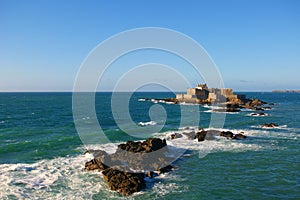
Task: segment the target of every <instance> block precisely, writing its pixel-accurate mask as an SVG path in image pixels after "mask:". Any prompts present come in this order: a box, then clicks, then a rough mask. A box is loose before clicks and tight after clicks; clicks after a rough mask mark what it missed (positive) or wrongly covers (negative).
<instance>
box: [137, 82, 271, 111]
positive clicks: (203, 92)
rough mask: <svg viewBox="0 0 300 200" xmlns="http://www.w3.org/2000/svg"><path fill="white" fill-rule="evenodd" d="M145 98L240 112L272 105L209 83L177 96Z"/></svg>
mask: <svg viewBox="0 0 300 200" xmlns="http://www.w3.org/2000/svg"><path fill="white" fill-rule="evenodd" d="M143 100H144V101H152V102H154V103H157V102H164V103H172V104H181V103H192V104H218V105H219V106H220V107H221V108H220V109H216V110H214V111H220V112H239V111H240V109H241V108H246V109H251V110H260V111H263V110H270V109H271V107H270V106H266V104H268V103H267V102H264V101H261V100H259V99H248V98H246V95H244V94H235V93H233V89H231V88H208V87H207V84H198V85H197V86H196V87H195V88H187V92H186V93H185V94H176V97H175V98H164V99H149V98H145V99H143ZM269 105H272V104H269Z"/></svg>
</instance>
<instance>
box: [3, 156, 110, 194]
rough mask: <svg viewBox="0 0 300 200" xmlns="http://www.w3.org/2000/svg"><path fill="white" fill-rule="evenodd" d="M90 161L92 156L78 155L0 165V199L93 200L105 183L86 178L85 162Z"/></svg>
mask: <svg viewBox="0 0 300 200" xmlns="http://www.w3.org/2000/svg"><path fill="white" fill-rule="evenodd" d="M90 159H91V156H90V155H79V156H75V157H59V158H55V159H51V160H41V161H39V162H37V163H33V164H22V163H19V164H1V165H0V179H1V182H0V199H6V198H7V199H11V198H16V199H39V198H45V199H74V196H76V197H78V199H86V198H90V199H91V198H92V196H93V195H94V194H96V193H98V192H99V190H100V189H101V188H102V187H103V186H104V184H95V183H96V181H97V182H99V181H100V182H101V178H96V177H92V178H91V177H87V176H83V174H84V173H85V172H84V171H83V167H84V163H85V162H87V161H88V160H90ZM86 179H89V180H86ZM91 179H99V180H96V181H95V180H91Z"/></svg>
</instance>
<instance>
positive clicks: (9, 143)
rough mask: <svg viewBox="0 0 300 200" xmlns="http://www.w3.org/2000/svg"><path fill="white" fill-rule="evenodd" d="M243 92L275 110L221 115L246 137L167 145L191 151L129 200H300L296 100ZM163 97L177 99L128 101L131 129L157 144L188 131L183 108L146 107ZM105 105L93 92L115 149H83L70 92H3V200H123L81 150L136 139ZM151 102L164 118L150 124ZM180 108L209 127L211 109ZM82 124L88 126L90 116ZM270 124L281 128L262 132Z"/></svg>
mask: <svg viewBox="0 0 300 200" xmlns="http://www.w3.org/2000/svg"><path fill="white" fill-rule="evenodd" d="M244 94H246V95H247V97H249V98H259V99H261V100H263V101H266V102H271V103H274V104H275V105H274V106H272V110H267V111H264V112H265V113H267V114H269V115H268V116H261V117H255V116H250V115H249V114H250V113H251V112H253V111H249V110H243V111H241V112H239V113H234V114H227V115H226V120H225V124H224V129H226V130H231V131H233V132H235V133H238V132H244V134H245V135H246V136H248V138H247V139H244V140H227V139H226V138H223V139H222V138H220V139H218V140H213V141H204V142H197V141H193V140H186V139H184V138H179V139H176V140H167V144H168V145H169V146H170V147H174V148H186V149H188V151H187V152H186V153H185V154H184V155H183V156H182V157H181V158H180V159H178V160H177V161H176V162H175V163H174V164H175V166H176V170H174V171H173V172H171V173H167V174H163V175H160V176H158V177H155V178H154V179H151V180H147V188H146V189H145V190H143V191H141V192H138V193H136V194H134V195H133V196H131V197H127V198H126V199H143V200H147V199H186V200H188V199H300V178H299V177H300V151H299V147H300V140H299V139H300V137H299V136H300V94H299V93H244ZM166 97H174V94H172V93H150V92H149V93H134V94H133V96H132V97H131V99H130V102H129V111H130V115H131V118H132V120H133V121H134V123H136V124H140V125H144V126H145V127H148V128H149V127H151V128H153V129H155V127H157V126H162V127H163V128H162V129H161V130H160V131H158V132H157V133H154V134H155V136H157V137H161V138H165V137H167V136H168V135H169V134H171V133H174V132H180V131H181V132H182V131H186V130H182V129H187V128H186V127H180V119H181V114H180V105H170V104H166V103H160V102H155V101H143V98H166ZM110 100H111V93H97V94H96V98H95V101H96V104H95V110H96V113H97V117H98V121H99V124H100V125H101V127H102V129H103V130H104V133H105V135H106V136H107V138H109V140H110V141H111V142H112V143H107V144H101V143H99V144H98V143H97V141H95V144H88V145H84V144H83V143H82V141H81V140H80V137H79V135H78V133H77V131H76V128H75V125H74V121H73V114H72V93H0V141H1V142H0V199H124V197H122V196H120V195H119V194H118V193H116V192H113V191H111V190H109V188H108V187H107V185H106V183H105V182H104V180H103V178H102V177H101V173H99V172H86V171H84V164H85V162H86V161H89V160H90V159H91V158H92V155H90V154H85V155H84V154H83V152H84V151H85V150H86V149H89V148H94V149H97V148H98V149H104V150H107V151H108V152H113V151H114V150H115V145H114V143H115V144H119V143H121V142H125V141H127V140H133V139H138V138H136V137H133V136H131V135H130V134H126V133H125V132H124V131H122V130H121V129H120V128H119V126H118V125H117V123H116V122H115V120H114V116H113V114H112V110H111V105H110V102H111V101H110ZM154 104H155V105H158V104H159V105H161V106H163V107H164V108H165V111H166V114H167V115H166V116H167V119H166V120H156V121H155V120H154V121H151V119H150V117H149V109H150V108H151V107H152V106H153V105H154ZM182 106H187V107H188V109H189V110H190V112H191V113H192V112H197V113H199V116H200V122H199V126H200V127H203V128H208V127H209V125H210V119H211V115H212V110H211V108H210V107H209V106H200V108H199V107H198V106H193V105H182ZM216 114H217V115H218V113H216ZM219 114H220V115H221V114H222V113H219ZM82 120H86V121H87V123H88V121H89V116H84V117H83V118H82ZM270 122H273V123H276V124H278V125H280V126H279V127H277V128H262V127H261V125H262V124H264V123H270ZM179 128H181V129H180V130H178V129H179ZM190 129H193V127H190Z"/></svg>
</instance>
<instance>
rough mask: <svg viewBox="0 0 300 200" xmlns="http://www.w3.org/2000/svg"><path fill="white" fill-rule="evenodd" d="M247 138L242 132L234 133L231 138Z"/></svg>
mask: <svg viewBox="0 0 300 200" xmlns="http://www.w3.org/2000/svg"><path fill="white" fill-rule="evenodd" d="M245 138H247V136H246V135H244V134H242V133H238V134H235V135H234V136H233V137H232V139H245Z"/></svg>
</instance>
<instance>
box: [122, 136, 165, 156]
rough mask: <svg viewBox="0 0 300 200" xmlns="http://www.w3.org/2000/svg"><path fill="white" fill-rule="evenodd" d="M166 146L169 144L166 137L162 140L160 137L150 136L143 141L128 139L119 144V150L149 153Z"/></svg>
mask: <svg viewBox="0 0 300 200" xmlns="http://www.w3.org/2000/svg"><path fill="white" fill-rule="evenodd" d="M165 146H167V142H166V140H165V139H163V140H162V139H159V138H149V139H147V140H146V141H143V142H133V141H128V142H126V143H125V144H120V145H118V150H124V151H129V152H134V153H137V152H140V153H149V152H153V151H157V150H159V149H161V148H163V147H165ZM118 150H117V151H118Z"/></svg>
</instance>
